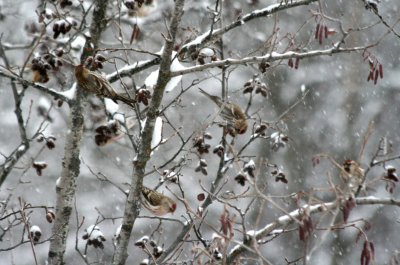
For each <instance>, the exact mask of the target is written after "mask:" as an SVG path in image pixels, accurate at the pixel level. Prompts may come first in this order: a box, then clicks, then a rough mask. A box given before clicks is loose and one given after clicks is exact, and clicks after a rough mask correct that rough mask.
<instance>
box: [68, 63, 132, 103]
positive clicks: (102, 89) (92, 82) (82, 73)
mask: <svg viewBox="0 0 400 265" xmlns="http://www.w3.org/2000/svg"><path fill="white" fill-rule="evenodd" d="M75 77H76V81H77V83H78V86H79V88H80V89H83V90H84V91H86V92H89V93H92V94H95V95H97V96H99V97H105V98H110V99H112V100H113V101H114V102H117V100H119V101H122V102H124V103H125V104H127V105H130V106H133V104H134V103H135V100H134V99H130V98H128V97H124V96H122V95H119V94H118V93H117V92H116V91H115V90H114V88H113V87H112V86H111V84H110V83H109V82H108V81H107V79H105V78H104V77H103V76H101V75H100V74H98V73H96V72H93V71H90V70H89V69H87V68H86V67H85V66H84V65H82V64H80V65H78V66H75Z"/></svg>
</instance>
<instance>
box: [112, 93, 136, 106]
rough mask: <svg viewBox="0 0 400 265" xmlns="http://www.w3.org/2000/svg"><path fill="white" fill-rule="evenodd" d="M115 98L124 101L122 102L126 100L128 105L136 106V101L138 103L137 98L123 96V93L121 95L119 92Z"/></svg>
mask: <svg viewBox="0 0 400 265" xmlns="http://www.w3.org/2000/svg"><path fill="white" fill-rule="evenodd" d="M114 100H119V101H122V102H124V103H125V104H127V105H129V106H131V107H134V105H135V103H136V100H135V99H133V98H128V97H125V96H122V95H119V94H117V95H116V96H115V98H114Z"/></svg>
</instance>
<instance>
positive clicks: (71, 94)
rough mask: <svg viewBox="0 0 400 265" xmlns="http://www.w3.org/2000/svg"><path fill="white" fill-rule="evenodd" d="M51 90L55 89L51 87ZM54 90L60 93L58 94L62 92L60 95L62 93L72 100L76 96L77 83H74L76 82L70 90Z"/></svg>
mask: <svg viewBox="0 0 400 265" xmlns="http://www.w3.org/2000/svg"><path fill="white" fill-rule="evenodd" d="M50 90H53V89H50ZM53 91H54V92H56V93H58V94H60V95H62V96H64V97H66V98H68V99H70V100H72V99H74V97H75V92H76V83H74V84H73V85H72V86H71V88H70V89H68V90H66V91H64V92H58V91H55V90H53Z"/></svg>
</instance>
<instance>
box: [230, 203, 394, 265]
mask: <svg viewBox="0 0 400 265" xmlns="http://www.w3.org/2000/svg"><path fill="white" fill-rule="evenodd" d="M355 200H356V203H357V204H358V205H374V204H381V205H394V206H398V207H400V200H395V199H391V198H378V197H375V196H368V197H360V198H356V199H355ZM337 206H338V203H337V202H336V201H333V202H328V203H321V204H315V205H305V206H303V207H301V208H299V209H296V210H294V211H292V212H290V213H288V214H286V215H283V216H281V217H279V218H278V219H277V220H276V221H275V222H273V223H270V224H267V225H266V226H264V227H263V228H262V229H260V230H257V231H251V232H248V233H247V235H248V236H250V237H252V238H254V239H255V240H256V241H257V240H260V239H262V238H263V237H265V236H268V235H269V234H270V233H272V232H273V231H274V230H275V229H278V228H280V227H285V226H287V225H289V224H291V223H293V222H294V221H295V220H298V219H299V217H301V215H303V214H304V212H305V210H306V209H307V213H308V214H315V213H319V212H326V211H330V210H332V209H334V208H335V207H337ZM251 242H254V241H252V240H247V242H246V243H239V244H238V245H236V246H235V247H234V248H233V249H232V250H231V251H230V253H229V254H228V258H227V261H228V264H230V263H232V262H233V261H234V260H235V258H236V257H238V256H239V255H240V254H241V253H243V252H245V251H246V250H247V249H248V248H249V246H248V244H249V243H251Z"/></svg>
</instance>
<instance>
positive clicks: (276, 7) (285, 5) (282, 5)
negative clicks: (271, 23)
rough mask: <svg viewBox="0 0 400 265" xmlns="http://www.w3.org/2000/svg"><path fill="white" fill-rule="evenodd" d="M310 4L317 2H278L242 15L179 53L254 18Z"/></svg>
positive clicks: (205, 34)
mask: <svg viewBox="0 0 400 265" xmlns="http://www.w3.org/2000/svg"><path fill="white" fill-rule="evenodd" d="M312 2H317V0H300V1H280V2H279V3H277V4H273V5H270V6H268V7H265V8H263V9H259V10H253V11H252V12H251V13H249V14H246V15H243V16H242V17H240V19H238V20H236V21H234V22H232V23H231V24H229V25H227V26H225V27H223V28H219V29H214V30H213V31H211V32H210V31H207V32H205V33H204V34H202V35H200V36H198V37H197V38H196V39H195V40H193V41H191V42H189V43H187V44H185V45H184V46H183V47H182V50H181V52H186V51H190V50H192V49H194V48H200V47H204V46H205V45H207V44H208V43H210V42H213V41H214V40H215V39H218V38H219V37H220V36H222V35H223V34H225V33H226V32H228V31H230V30H232V29H234V28H236V27H239V26H241V25H243V24H244V23H246V22H248V21H250V20H253V19H255V18H260V17H266V16H269V15H271V14H274V13H276V12H279V11H282V10H286V9H290V8H293V7H296V6H302V5H308V4H310V3H312Z"/></svg>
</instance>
